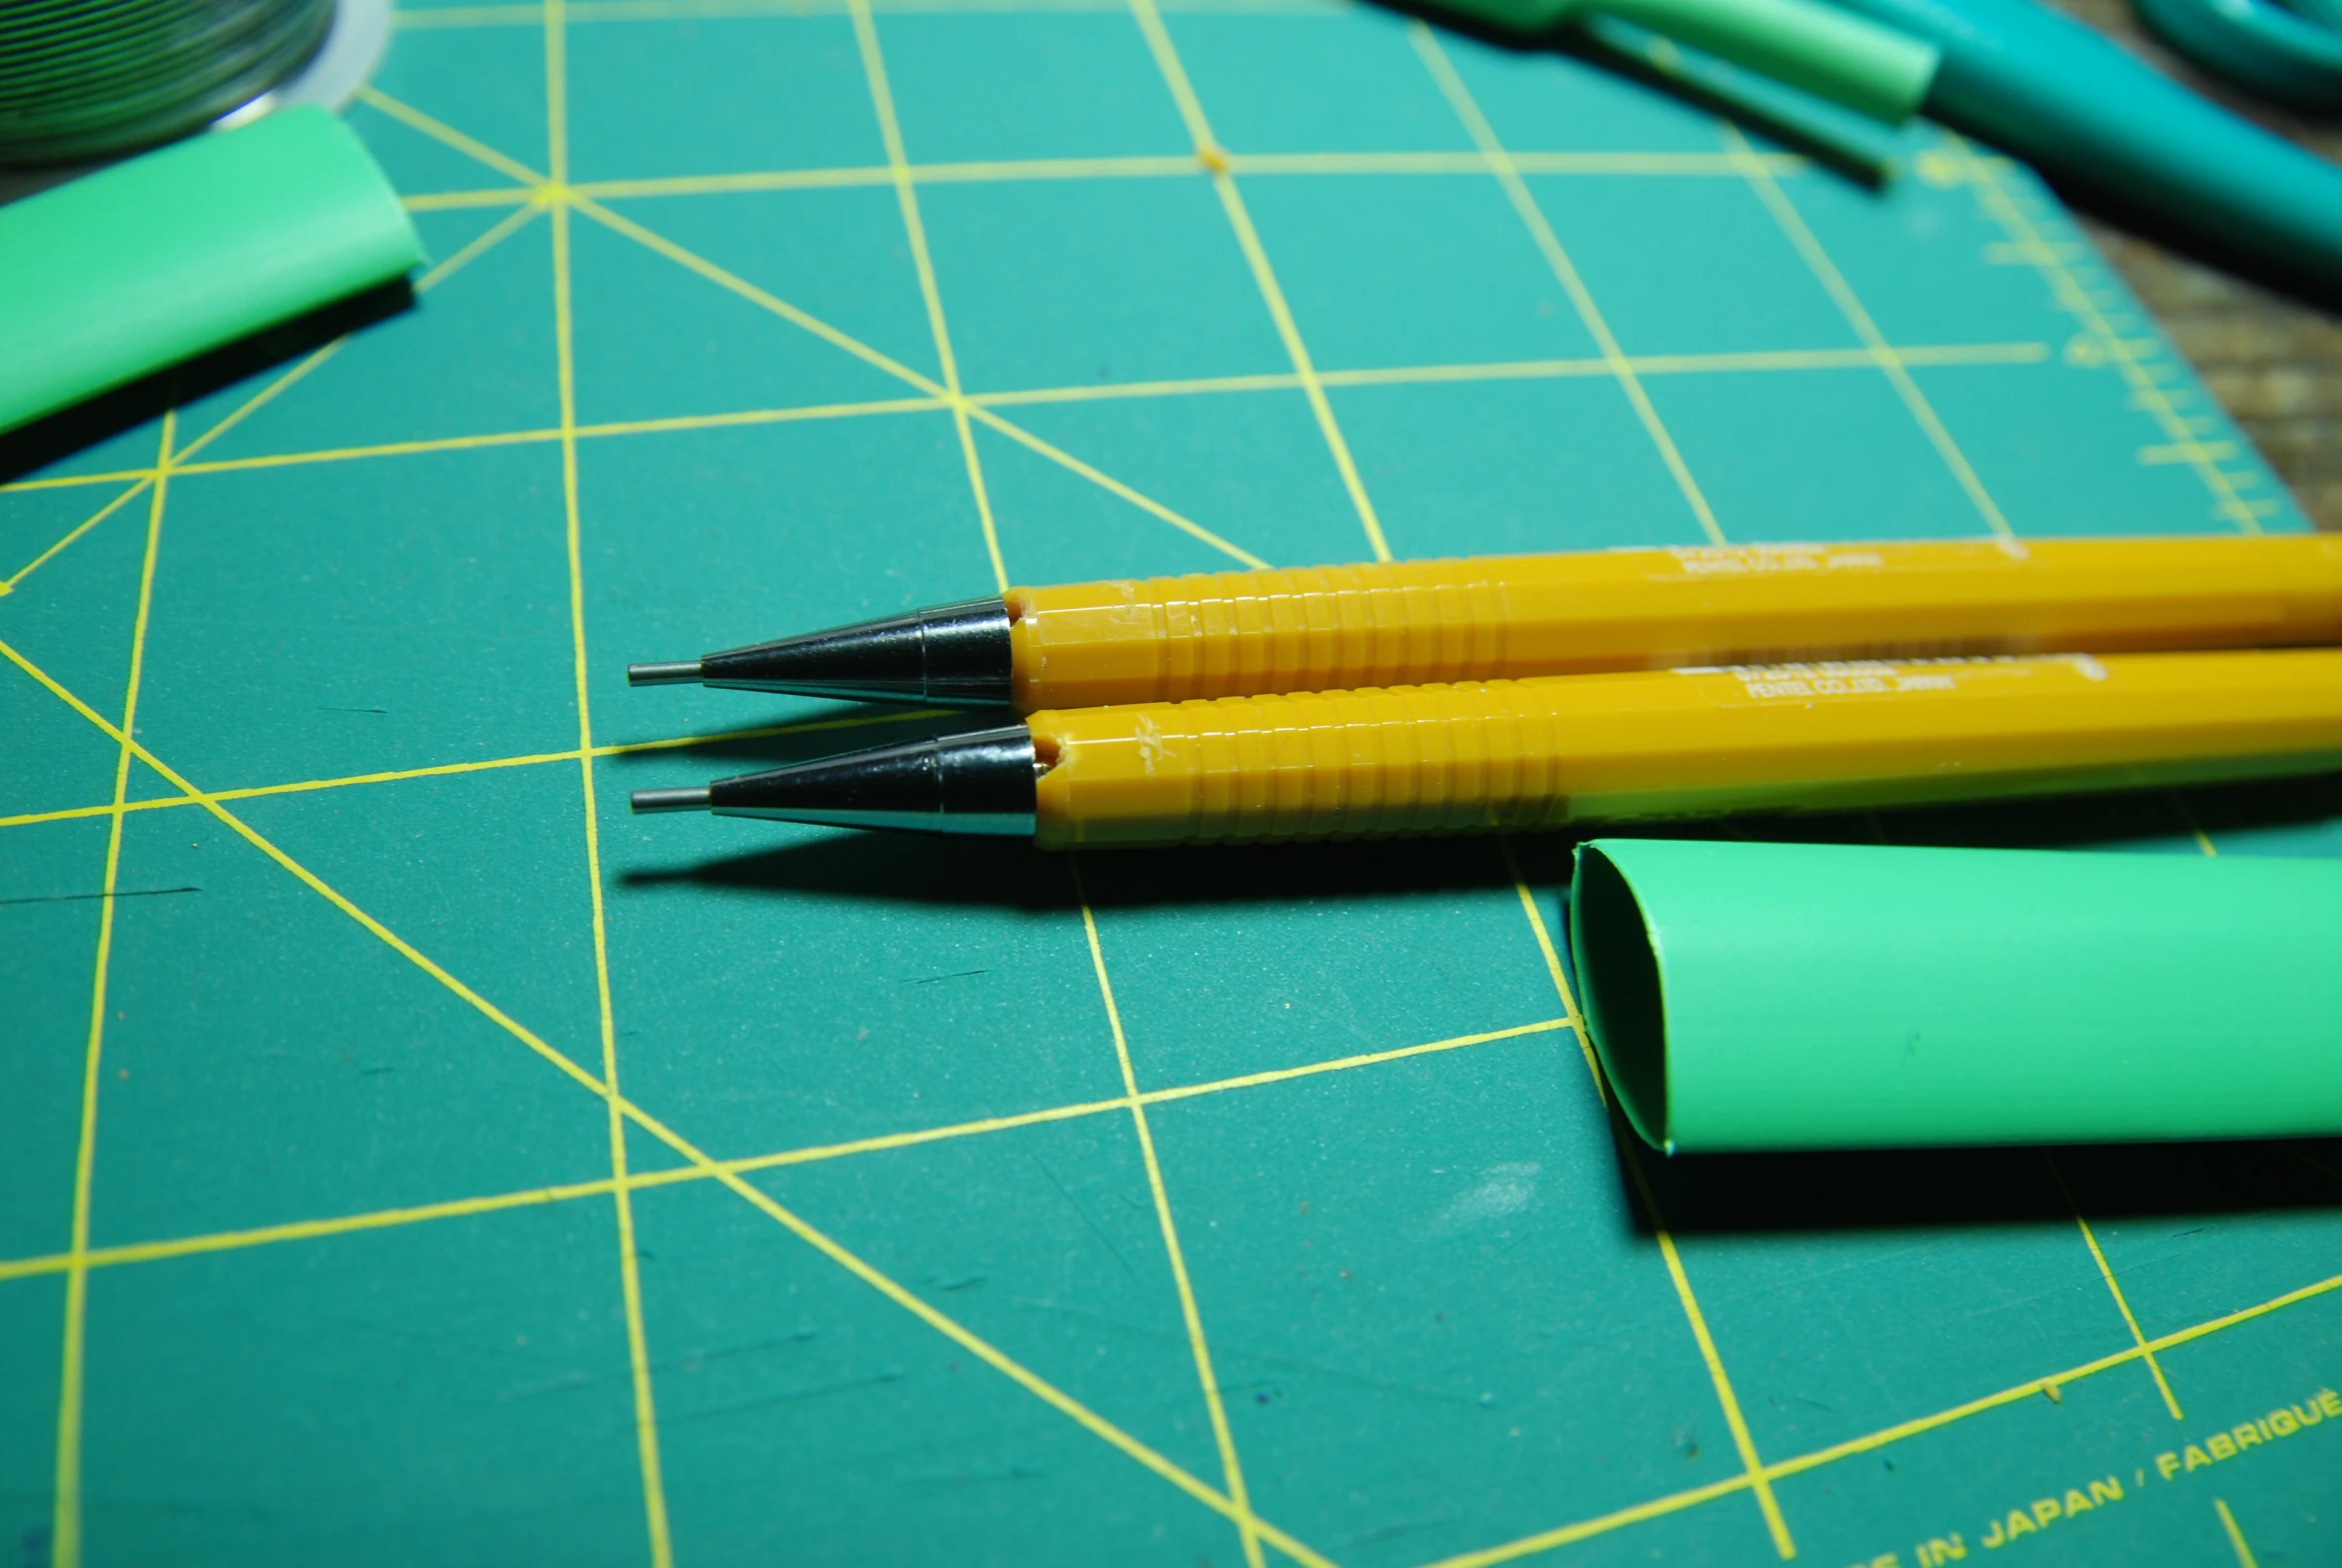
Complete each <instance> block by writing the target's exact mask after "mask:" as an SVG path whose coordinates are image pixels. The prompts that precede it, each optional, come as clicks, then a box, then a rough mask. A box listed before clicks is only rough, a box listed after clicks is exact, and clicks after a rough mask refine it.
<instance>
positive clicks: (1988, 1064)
mask: <svg viewBox="0 0 2342 1568" xmlns="http://www.w3.org/2000/svg"><path fill="white" fill-rule="evenodd" d="M1569 913H1570V922H1569V925H1570V932H1569V938H1570V951H1571V954H1572V957H1573V960H1574V962H1575V965H1576V969H1577V975H1578V985H1579V992H1580V997H1581V1000H1582V1005H1583V1007H1584V1011H1585V1019H1586V1022H1587V1024H1588V1026H1589V1032H1590V1033H1591V1035H1592V1037H1593V1041H1594V1045H1595V1049H1596V1051H1597V1052H1598V1054H1599V1055H1600V1057H1601V1060H1602V1066H1603V1070H1604V1072H1605V1073H1606V1074H1607V1076H1608V1078H1609V1080H1610V1083H1611V1085H1612V1086H1613V1088H1614V1090H1615V1092H1616V1094H1617V1096H1618V1100H1619V1104H1620V1107H1621V1109H1623V1110H1624V1111H1625V1113H1626V1117H1627V1120H1628V1121H1629V1122H1630V1123H1631V1124H1632V1125H1633V1127H1634V1129H1635V1131H1636V1132H1637V1133H1639V1134H1640V1135H1642V1137H1643V1138H1644V1139H1645V1140H1647V1141H1648V1142H1649V1143H1651V1144H1652V1145H1654V1146H1655V1147H1657V1148H1659V1149H1662V1150H1665V1151H1667V1152H1668V1153H1670V1154H1677V1153H1686V1154H1706V1153H1721V1152H1727V1151H1748V1150H1800V1149H1891V1148H1908V1147H1920V1146H1930V1145H1978V1144H2066V1143H2117V1142H2133V1141H2147V1140H2158V1139H2232V1138H2282V1137H2307V1136H2330V1135H2334V1134H2342V963H2336V962H2335V959H2334V934H2335V933H2336V932H2337V931H2342V864H2337V863H2335V862H2331V861H2312V860H2274V859H2267V860H2255V859H2243V858H2226V859H2211V858H2207V857H2199V856H2193V855H2139V854H2096V853H2052V852H2042V851H2031V850H1967V849H1883V848H1864V847H1848V846H1837V845H1801V844H1748V843H1693V842H1683V841H1673V840H1640V839H1601V840H1597V841H1595V842H1593V843H1589V844H1587V845H1585V846H1584V847H1583V848H1582V849H1581V850H1580V851H1579V854H1578V869H1577V876H1576V878H1575V880H1574V882H1573V885H1572V888H1571V893H1570V911H1569Z"/></svg>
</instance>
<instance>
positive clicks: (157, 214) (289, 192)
mask: <svg viewBox="0 0 2342 1568" xmlns="http://www.w3.org/2000/svg"><path fill="white" fill-rule="evenodd" d="M421 260H422V243H421V241H420V240H419V239H417V238H416V236H415V233H414V226H413V225H412V224H411V223H409V222H408V221H407V218H406V213H405V210H404V209H403V208H401V207H400V206H399V205H398V195H397V193H396V192H395V191H393V190H391V189H390V182H389V181H388V180H386V179H385V178H384V177H383V172H382V170H380V169H379V168H377V167H376V166H375V161H374V159H373V158H372V157H370V156H369V155H368V153H367V151H366V149H365V147H363V146H362V145H360V143H359V140H358V137H357V136H356V135H355V134H354V133H353V132H352V131H351V130H350V128H349V127H348V126H346V125H344V124H343V123H342V122H341V121H340V120H338V119H336V118H335V117H334V116H333V115H332V114H330V113H328V112H327V111H326V110H324V109H321V108H318V107H316V106H314V105H311V106H304V107H301V108H295V109H286V110H281V111H279V112H278V113H276V114H272V115H268V116H266V117H264V118H262V119H260V120H258V121H255V122H254V123H253V124H251V125H248V126H245V127H243V128H241V129H238V130H234V131H218V132H212V133H209V134H206V135H203V136H198V137H195V138H193V139H192V140H190V141H186V142H181V143H179V144H178V145H176V146H173V147H167V148H164V149H163V150H162V151H160V152H154V153H149V154H147V155H146V156H145V157H143V158H134V159H132V160H130V161H129V162H127V163H121V164H116V165H115V166H114V167H113V168H111V169H105V170H101V171H100V172H98V173H96V174H92V175H87V176H85V177H83V178H82V179H79V180H75V181H73V182H71V183H70V184H67V185H61V186H59V187H57V188H56V189H55V190H51V191H44V192H42V193H41V194H40V195H38V196H33V197H28V198H26V199H25V200H24V201H21V202H18V203H16V204H15V205H13V206H10V207H4V208H0V430H10V429H14V428H15V427H16V426H18V425H20V424H24V423H27V422H29V421H31V420H33V419H37V418H39V417H40V416H41V415H43V414H45V413H50V412H53V411H54V410H56V409H58V408H62V407H65V406H66V405H68V404H70V403H74V402H79V401H80V400H81V399H83V398H85V397H89V396H93V395H95V394H96V393H98V392H105V391H107V390H108V389H110V388H114V387H119V386H121V385H123V384H124V383H126V382H132V381H136V380H138V379H139V378H140V377H142V376H146V375H149V374H151V373H153V372H155V371H159V370H162V369H163V368H164V367H166V366H170V365H176V364H178V363H179V362H180V361H182V360H186V359H190V358H192V357H193V356H196V355H199V354H203V353H205V352H207V351H209V350H212V349H217V348H219V347H221V346H222V345H224V344H229V343H233V342H235V341H236V340H237V339H239V338H242V337H244V336H246V335H247V334H249V333H254V332H257V331H259V330H260V329H262V328H264V327H272V326H275V325H276V324H278V323H280V322H285V321H290V320H292V319H293V318H294V317H297V316H301V315H304V314H306V313H308V312H310V311H313V310H316V309H318V308H319V307H321V306H325V305H330V304H332V303H333V302H334V301H336V300H340V299H343V298H345V297H347V296H350V295H353V294H358V293H360V292H362V291H364V290H367V289H371V288H376V287H379V286H380V285H383V284H387V283H390V282H391V281H392V280H394V279H396V278H398V277H400V276H401V275H402V274H404V273H406V272H407V271H408V270H409V269H411V268H413V267H414V266H415V265H417V264H418V263H419V262H420V261H421Z"/></svg>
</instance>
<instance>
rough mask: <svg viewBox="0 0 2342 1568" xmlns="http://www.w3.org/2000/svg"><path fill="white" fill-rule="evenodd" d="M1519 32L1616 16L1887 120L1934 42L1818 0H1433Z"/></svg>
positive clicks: (1910, 105)
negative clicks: (1597, 16) (1599, 16)
mask: <svg viewBox="0 0 2342 1568" xmlns="http://www.w3.org/2000/svg"><path fill="white" fill-rule="evenodd" d="M1436 3H1438V4H1439V5H1441V6H1442V7H1443V8H1445V9H1447V10H1450V11H1455V12H1460V13H1462V14H1463V15H1465V16H1470V17H1474V18H1477V19H1478V20H1480V21H1482V22H1492V23H1494V24H1496V25H1497V26H1499V27H1503V28H1507V29H1510V30H1512V31H1515V32H1523V33H1531V34H1534V33H1542V32H1546V31H1548V30H1550V29H1552V28H1555V27H1558V26H1561V25H1562V24H1564V23H1566V22H1573V21H1582V20H1583V19H1584V18H1585V17H1586V16H1589V15H1605V16H1614V17H1617V18H1619V19H1621V20H1623V21H1627V22H1632V23H1634V24H1635V25H1636V26H1638V27H1644V28H1648V29H1650V30H1651V31H1652V32H1654V33H1658V34H1661V35H1663V36H1665V37H1668V38H1672V39H1674V40H1675V41H1676V42H1678V43H1682V44H1689V45H1691V46H1692V47H1693V48H1695V49H1701V50H1705V51H1707V52H1708V53H1709V54H1712V55H1716V56H1718V57H1720V58H1722V59H1726V60H1730V61H1732V62H1733V63H1734V64H1736V65H1742V66H1746V67H1748V68H1749V69H1750V70H1752V71H1756V72H1759V73H1761V74H1763V75H1765V76H1769V77H1771V78H1773V79H1774V80H1776V81H1780V82H1787V83H1788V84H1789V85H1791V86H1792V87H1798V88H1803V89H1804V90H1805V91H1807V92H1809V93H1813V94H1815V95H1816V96H1818V97H1821V98H1826V99H1828V100H1830V101H1831V102H1832V103H1836V104H1843V105H1844V106H1845V107H1847V108H1849V109H1852V110H1855V111H1856V112H1858V113H1860V114H1866V115H1869V116H1870V117H1872V118H1873V119H1876V120H1884V121H1886V122H1887V123H1889V124H1891V125H1900V124H1902V123H1903V122H1904V121H1905V120H1908V119H1910V118H1911V116H1912V115H1913V114H1914V113H1915V112H1916V111H1917V110H1918V109H1919V106H1920V104H1921V103H1922V102H1923V101H1924V100H1925V99H1926V98H1927V96H1928V89H1929V87H1930V86H1931V85H1932V84H1933V83H1934V81H1935V78H1936V67H1937V65H1938V64H1939V62H1940V61H1941V59H1942V54H1941V51H1940V50H1939V49H1938V47H1937V46H1936V45H1935V44H1933V43H1930V42H1927V41H1925V40H1922V39H1919V38H1914V37H1912V36H1911V35H1910V34H1908V33H1904V32H1899V31H1897V30H1896V29H1894V28H1892V27H1889V26H1886V25H1883V24H1881V23H1878V22H1874V21H1872V20H1870V19H1869V18H1867V17H1861V16H1856V15H1853V14H1852V13H1851V12H1848V11H1844V10H1840V9H1838V8H1837V7H1835V6H1832V5H1830V4H1827V3H1824V0H1436Z"/></svg>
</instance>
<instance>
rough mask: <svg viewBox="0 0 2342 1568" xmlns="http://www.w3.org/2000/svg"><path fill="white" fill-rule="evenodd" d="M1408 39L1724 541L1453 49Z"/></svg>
mask: <svg viewBox="0 0 2342 1568" xmlns="http://www.w3.org/2000/svg"><path fill="white" fill-rule="evenodd" d="M1407 37H1408V39H1409V40H1410V41H1411V42H1412V43H1413V44H1414V46H1415V53H1416V54H1417V55H1418V56H1419V57H1420V58H1421V59H1422V61H1423V66H1424V69H1425V70H1427V71H1429V72H1430V73H1431V79H1432V80H1433V81H1434V82H1436V83H1437V84H1438V85H1439V91H1440V93H1441V94H1442V96H1444V97H1445V98H1446V99H1447V102H1448V107H1449V108H1450V109H1452V110H1454V111H1455V116H1456V118H1457V119H1458V120H1459V121H1461V122H1462V123H1463V127H1464V130H1465V131H1466V133H1468V134H1469V135H1470V136H1471V138H1472V143H1473V145H1474V146H1476V147H1478V148H1479V149H1480V153H1481V156H1482V157H1483V158H1485V159H1486V160H1487V164H1488V172H1489V173H1490V174H1492V175H1494V176H1495V177H1496V181H1497V183H1498V184H1499V185H1501V186H1503V187H1504V194H1505V198H1506V200H1508V201H1510V202H1511V203H1512V206H1513V211H1514V212H1516V213H1518V214H1519V215H1520V219H1521V222H1522V223H1523V224H1524V225H1526V226H1527V227H1528V231H1529V237H1530V238H1531V239H1532V240H1534V241H1535V242H1536V243H1537V250H1538V252H1539V254H1541V255H1542V256H1543V257H1544V258H1545V265H1546V266H1547V267H1548V268H1549V269H1551V271H1552V273H1553V277H1554V281H1555V282H1557V283H1559V284H1560V285H1561V288H1562V292H1563V293H1564V294H1566V295H1568V296H1569V301H1570V306H1571V308H1572V309H1573V310H1575V311H1576V312H1577V314H1578V320H1579V322H1580V323H1582V324H1583V325H1584V327H1585V329H1586V331H1587V333H1588V334H1589V335H1591V336H1592V338H1593V340H1594V346H1595V347H1596V348H1598V349H1600V350H1601V351H1602V363H1603V364H1604V365H1606V366H1608V367H1609V369H1610V374H1611V375H1612V376H1614V377H1616V378H1617V380H1618V388H1619V391H1621V392H1624V393H1626V399H1627V402H1628V403H1629V404H1630V405H1632V407H1633V408H1634V410H1635V417H1636V418H1637V419H1638V420H1640V421H1641V423H1642V426H1643V431H1644V433H1645V434H1647V435H1648V436H1650V438H1651V444H1652V445H1653V446H1655V447H1657V448H1658V451H1659V460H1660V461H1662V462H1664V463H1665V464H1666V465H1667V471H1668V473H1669V474H1670V475H1672V476H1673V477H1674V479H1675V487H1676V488H1677V489H1678V490H1680V491H1681V492H1682V493H1683V498H1684V504H1685V505H1687V506H1689V507H1691V509H1692V515H1693V516H1694V517H1695V518H1697V519H1698V521H1699V524H1700V531H1701V532H1702V533H1705V534H1706V535H1707V536H1708V538H1709V540H1710V542H1712V543H1716V544H1722V543H1724V542H1725V537H1724V528H1723V526H1722V525H1721V524H1720V523H1718V522H1717V520H1716V512H1715V509H1714V508H1713V507H1711V506H1710V505H1709V504H1708V496H1707V492H1706V491H1704V490H1702V489H1701V488H1700V481H1699V480H1697V479H1695V478H1693V477H1692V470H1691V465H1690V464H1689V463H1687V462H1685V461H1684V456H1683V452H1682V451H1681V449H1679V448H1678V447H1677V446H1676V444H1675V436H1674V435H1673V434H1672V433H1670V432H1669V430H1668V428H1667V422H1666V421H1665V420H1664V419H1662V418H1660V417H1659V408H1658V405H1657V404H1656V403H1654V402H1652V401H1651V394H1650V392H1647V391H1645V390H1644V387H1643V383H1642V379H1641V378H1640V377H1638V376H1637V375H1636V374H1635V369H1634V364H1633V362H1632V361H1631V360H1629V359H1628V357H1627V353H1626V351H1625V350H1624V349H1623V348H1621V347H1620V346H1619V342H1618V335H1617V334H1615V333H1613V332H1612V331H1611V330H1610V323H1609V321H1608V320H1607V319H1605V318H1604V316H1603V315H1602V310H1601V307H1599V306H1597V305H1596V304H1595V303H1594V295H1593V291H1591V290H1590V289H1588V288H1587V287H1586V281H1585V279H1584V278H1583V277H1582V276H1580V274H1579V272H1578V266H1577V263H1575V262H1573V261H1572V260H1570V255H1569V252H1568V251H1567V250H1566V249H1565V248H1564V247H1563V245H1562V243H1561V237H1560V236H1559V235H1557V234H1555V233H1554V232H1553V225H1552V223H1551V222H1550V221H1549V220H1548V219H1547V218H1546V216H1545V210H1544V209H1543V208H1541V207H1539V206H1538V205H1537V196H1536V193H1535V192H1533V191H1531V190H1530V189H1529V186H1528V182H1527V181H1526V180H1524V179H1522V178H1521V165H1520V160H1519V159H1518V158H1517V157H1515V156H1514V154H1513V153H1512V152H1510V151H1509V150H1508V149H1507V148H1506V147H1505V145H1504V143H1503V142H1502V141H1500V140H1499V139H1498V138H1497V135H1496V128H1495V127H1494V126H1492V125H1490V124H1489V123H1488V116H1487V115H1486V114H1484V113H1482V112H1481V109H1480V105H1479V102H1478V101H1477V100H1476V99H1474V98H1473V96H1472V90H1471V88H1470V87H1469V86H1467V85H1466V84H1465V82H1464V79H1463V77H1462V76H1461V75H1459V74H1458V73H1457V71H1456V68H1455V63H1454V62H1453V61H1451V60H1449V59H1448V57H1447V51H1446V50H1445V49H1442V48H1441V47H1440V45H1439V40H1438V38H1436V37H1435V36H1433V34H1432V32H1431V29H1430V28H1428V27H1426V26H1425V25H1424V24H1423V23H1422V22H1421V21H1410V22H1409V23H1408V24H1407Z"/></svg>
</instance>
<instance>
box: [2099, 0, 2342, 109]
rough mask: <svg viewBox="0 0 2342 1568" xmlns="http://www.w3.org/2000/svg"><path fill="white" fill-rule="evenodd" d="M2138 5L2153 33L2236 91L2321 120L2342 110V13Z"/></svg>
mask: <svg viewBox="0 0 2342 1568" xmlns="http://www.w3.org/2000/svg"><path fill="white" fill-rule="evenodd" d="M2295 3H2296V5H2297V6H2298V10H2299V14H2298V15H2297V14H2296V13H2295V12H2294V11H2292V10H2288V9H2286V8H2285V7H2283V6H2275V5H2270V4H2268V3H2267V0H2137V4H2138V14H2139V15H2140V16H2141V17H2142V18H2144V19H2145V21H2146V24H2147V25H2148V26H2149V27H2151V28H2153V29H2154V30H2155V35H2156V36H2157V37H2159V38H2161V39H2162V40H2163V42H2165V43H2167V44H2169V45H2170V46H2171V47H2172V48H2174V49H2176V50H2178V51H2179V52H2180V53H2181V54H2183V55H2185V56H2187V57H2188V58H2189V59H2190V60H2193V61H2194V62H2195V63H2196V64H2197V65H2200V66H2202V67H2203V68H2204V69H2205V70H2207V71H2210V72H2213V73H2214V74H2216V75H2219V76H2224V77H2226V78H2228V80H2229V81H2231V82H2234V83H2235V84H2236V85H2237V86H2239V87H2242V88H2245V89H2247V90H2249V91H2251V92H2255V93H2258V94H2260V95H2261V96H2262V97H2263V98H2270V99H2274V100H2275V101H2277V102H2278V103H2281V104H2290V105H2292V106H2293V107H2294V108H2296V109H2307V110H2311V111H2313V112H2316V113H2321V114H2332V113H2333V112H2334V111H2335V110H2337V109H2342V10H2338V9H2337V8H2336V7H2335V6H2334V5H2333V3H2332V0H2295Z"/></svg>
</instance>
